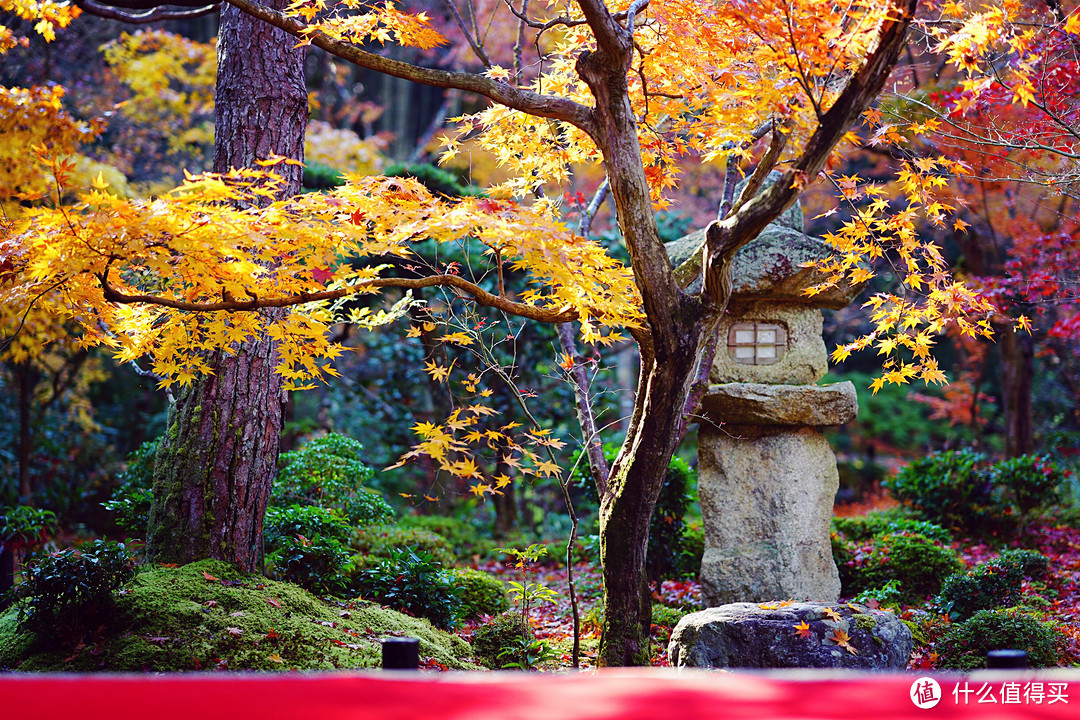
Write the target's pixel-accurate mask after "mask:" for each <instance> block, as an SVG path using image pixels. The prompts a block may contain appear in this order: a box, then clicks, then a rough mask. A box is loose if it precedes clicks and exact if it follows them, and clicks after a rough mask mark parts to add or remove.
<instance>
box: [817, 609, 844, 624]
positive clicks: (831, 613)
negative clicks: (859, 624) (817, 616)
mask: <svg viewBox="0 0 1080 720" xmlns="http://www.w3.org/2000/svg"><path fill="white" fill-rule="evenodd" d="M821 612H823V613H824V614H825V617H827V618H829V619H830V620H835V621H836V622H840V620H841V617H840V613H838V612H836V611H835V610H833V609H832V608H828V607H827V608H825V609H824V610H822V611H821Z"/></svg>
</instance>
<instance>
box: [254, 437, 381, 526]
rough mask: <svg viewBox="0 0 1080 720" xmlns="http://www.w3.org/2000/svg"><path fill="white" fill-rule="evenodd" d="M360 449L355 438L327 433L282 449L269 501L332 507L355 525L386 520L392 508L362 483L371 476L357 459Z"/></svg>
mask: <svg viewBox="0 0 1080 720" xmlns="http://www.w3.org/2000/svg"><path fill="white" fill-rule="evenodd" d="M363 449H364V448H363V445H361V444H360V443H359V442H357V441H356V440H353V439H352V438H348V437H345V436H344V435H337V434H335V433H331V434H329V435H324V436H323V437H320V438H316V439H314V440H311V441H309V442H307V443H305V444H304V445H303V446H302V447H301V448H300V449H299V450H295V451H292V452H286V453H282V454H281V462H282V468H281V470H280V471H279V472H278V476H277V481H276V482H275V483H274V489H273V493H272V495H271V500H270V502H271V504H273V505H278V506H285V505H316V506H318V507H324V508H332V509H334V510H337V511H338V512H339V513H340V514H341V515H342V517H344V518H345V519H346V520H348V521H349V522H350V523H352V524H353V525H357V526H360V525H369V524H372V523H379V522H385V521H386V520H389V519H390V518H392V517H393V516H394V510H393V508H391V507H390V505H388V504H387V502H386V501H385V500H384V499H383V498H382V496H381V495H379V494H378V493H377V492H375V491H373V490H369V489H367V488H365V487H362V485H363V483H365V482H366V481H367V480H369V479H371V476H372V469H371V468H370V467H368V466H367V465H365V464H364V462H363V460H361V459H360V453H361V452H362V451H363Z"/></svg>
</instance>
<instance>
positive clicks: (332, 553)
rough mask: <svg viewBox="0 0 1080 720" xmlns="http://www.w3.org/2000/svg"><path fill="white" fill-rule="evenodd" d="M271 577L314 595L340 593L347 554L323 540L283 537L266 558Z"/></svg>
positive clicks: (338, 545)
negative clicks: (270, 569) (269, 566)
mask: <svg viewBox="0 0 1080 720" xmlns="http://www.w3.org/2000/svg"><path fill="white" fill-rule="evenodd" d="M266 559H267V561H268V562H269V563H270V565H271V567H272V571H271V575H272V577H274V578H276V579H278V580H285V581H287V582H291V583H293V584H295V585H299V586H300V587H302V588H304V589H305V590H309V591H311V592H313V593H329V594H332V595H336V594H340V593H341V592H342V591H344V589H345V588H346V587H347V586H348V579H347V577H346V575H345V570H346V568H347V567H348V563H349V551H348V549H347V548H346V547H345V546H344V545H342V544H341V543H339V542H336V541H334V540H331V539H329V538H326V537H319V536H316V537H314V538H306V537H296V536H294V537H284V538H281V539H280V540H279V541H278V545H277V549H276V550H274V551H273V552H271V553H269V554H268V555H267V557H266Z"/></svg>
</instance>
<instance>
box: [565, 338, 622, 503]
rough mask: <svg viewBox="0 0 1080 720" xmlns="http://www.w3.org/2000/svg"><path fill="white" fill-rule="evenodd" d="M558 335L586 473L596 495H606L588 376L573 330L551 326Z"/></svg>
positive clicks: (604, 462) (605, 469) (607, 470)
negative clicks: (566, 363) (566, 360)
mask: <svg viewBox="0 0 1080 720" xmlns="http://www.w3.org/2000/svg"><path fill="white" fill-rule="evenodd" d="M555 327H556V329H557V330H558V333H559V346H560V347H561V348H562V351H563V353H564V354H565V355H566V356H567V358H569V360H570V363H571V365H570V368H569V369H568V370H567V374H568V375H569V376H570V379H571V380H572V381H573V385H574V400H575V404H576V406H577V416H578V423H579V424H580V425H581V442H582V443H583V444H584V446H585V455H586V457H588V459H589V470H590V472H591V474H592V478H593V483H594V484H595V485H596V492H597V493H599V496H600V497H603V496H604V493H605V492H607V483H608V475H609V474H610V472H611V468H610V467H609V466H608V462H607V458H605V457H604V447H603V444H602V443H601V442H600V431H599V430H597V428H596V415H594V414H593V408H592V398H591V397H590V396H589V376H588V373H586V371H585V365H586V363H584V362H583V361H582V359H581V353H579V352H578V348H577V342H576V341H575V340H574V329H573V327H572V325H571V324H570V323H559V324H558V325H556V326H555Z"/></svg>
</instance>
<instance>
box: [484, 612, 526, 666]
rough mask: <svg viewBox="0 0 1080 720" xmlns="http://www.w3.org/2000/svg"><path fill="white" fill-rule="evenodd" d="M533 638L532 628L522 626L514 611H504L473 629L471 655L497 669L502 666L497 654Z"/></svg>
mask: <svg viewBox="0 0 1080 720" xmlns="http://www.w3.org/2000/svg"><path fill="white" fill-rule="evenodd" d="M535 639H536V638H535V635H534V634H533V631H532V628H531V627H527V626H526V627H522V625H521V618H520V617H519V616H518V614H517V613H516V612H504V613H503V614H501V615H498V616H496V617H493V618H492V619H491V621H490V622H487V623H484V624H483V625H481V626H480V627H478V628H476V629H475V630H473V636H472V648H473V656H474V657H475V658H476V660H477V661H478V662H479V663H480V664H482V665H484V666H486V667H489V668H492V669H498V668H501V667H502V666H503V661H502V660H500V659H499V655H501V654H502V653H503V652H504V651H506V650H507V649H511V648H517V647H520V646H521V645H524V644H528V643H531V642H532V641H533V640H535Z"/></svg>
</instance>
